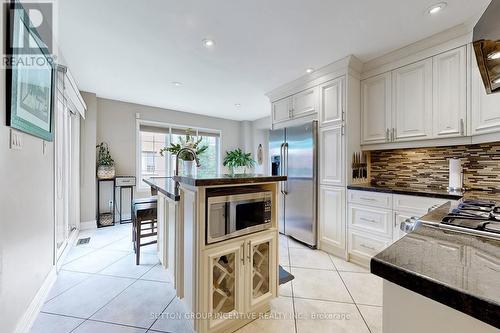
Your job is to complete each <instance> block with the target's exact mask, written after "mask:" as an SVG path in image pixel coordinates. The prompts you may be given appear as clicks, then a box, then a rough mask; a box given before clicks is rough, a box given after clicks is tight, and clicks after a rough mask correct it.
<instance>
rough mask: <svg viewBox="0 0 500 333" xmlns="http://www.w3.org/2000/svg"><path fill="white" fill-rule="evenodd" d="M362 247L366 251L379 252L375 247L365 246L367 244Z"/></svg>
mask: <svg viewBox="0 0 500 333" xmlns="http://www.w3.org/2000/svg"><path fill="white" fill-rule="evenodd" d="M360 246H361V247H364V248H365V249H368V250H372V251H377V249H376V248H374V247H371V246H368V245H365V244H360Z"/></svg>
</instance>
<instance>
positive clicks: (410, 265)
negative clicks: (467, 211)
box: [370, 203, 500, 328]
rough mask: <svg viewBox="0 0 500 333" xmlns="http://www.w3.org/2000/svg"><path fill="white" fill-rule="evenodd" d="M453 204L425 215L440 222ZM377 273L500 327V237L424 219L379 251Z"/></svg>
mask: <svg viewBox="0 0 500 333" xmlns="http://www.w3.org/2000/svg"><path fill="white" fill-rule="evenodd" d="M453 207H454V205H453V204H451V203H447V204H445V205H442V206H441V207H439V208H438V209H435V210H434V211H432V212H430V213H429V214H427V215H425V216H423V217H422V218H421V220H424V221H425V222H428V223H429V222H430V223H439V222H440V221H441V218H442V217H443V215H445V214H447V213H448V212H449V210H450V209H452V208H453ZM370 266H371V272H372V273H373V274H375V275H378V276H380V277H382V278H384V279H386V280H388V281H390V282H393V283H395V284H397V285H400V286H401V287H404V288H406V289H409V290H412V291H414V292H416V293H418V294H421V295H423V296H426V297H428V298H430V299H433V300H435V301H437V302H440V303H442V304H444V305H447V306H449V307H451V308H454V309H456V310H458V311H461V312H463V313H466V314H468V315H470V316H472V317H474V318H477V319H479V320H481V321H483V322H486V323H488V324H490V325H492V326H494V327H497V328H500V316H499V315H498V314H499V313H500V240H497V239H490V238H485V237H480V236H474V235H470V234H465V233H459V232H455V231H451V230H445V229H439V228H438V227H436V226H434V225H428V224H421V225H420V226H418V227H417V229H416V230H415V231H413V232H411V233H409V234H407V235H406V236H405V237H403V238H401V239H400V240H399V241H397V242H396V243H394V244H393V245H391V246H389V247H388V248H387V249H385V250H384V251H382V252H380V253H379V254H377V255H376V256H375V257H374V258H372V260H371V265H370Z"/></svg>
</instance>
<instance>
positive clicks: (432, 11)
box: [427, 2, 448, 15]
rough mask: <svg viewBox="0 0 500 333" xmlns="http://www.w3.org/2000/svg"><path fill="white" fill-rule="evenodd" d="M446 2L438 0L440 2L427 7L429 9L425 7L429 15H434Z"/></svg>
mask: <svg viewBox="0 0 500 333" xmlns="http://www.w3.org/2000/svg"><path fill="white" fill-rule="evenodd" d="M447 5H448V4H447V3H446V2H440V3H437V4H435V5H434V6H431V7H429V9H427V12H428V13H429V14H431V15H434V14H437V13H439V12H440V11H441V10H443V9H444V7H446V6H447Z"/></svg>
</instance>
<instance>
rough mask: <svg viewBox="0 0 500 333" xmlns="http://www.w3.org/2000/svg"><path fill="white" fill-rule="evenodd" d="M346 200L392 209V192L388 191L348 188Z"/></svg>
mask: <svg viewBox="0 0 500 333" xmlns="http://www.w3.org/2000/svg"><path fill="white" fill-rule="evenodd" d="M347 200H348V201H349V202H350V203H357V204H361V205H366V206H374V207H378V208H385V209H392V194H390V193H377V192H368V191H357V190H349V194H348V199H347Z"/></svg>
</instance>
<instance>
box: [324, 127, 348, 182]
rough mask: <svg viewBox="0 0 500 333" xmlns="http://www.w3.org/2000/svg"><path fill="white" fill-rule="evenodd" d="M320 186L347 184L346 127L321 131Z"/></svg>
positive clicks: (328, 128)
mask: <svg viewBox="0 0 500 333" xmlns="http://www.w3.org/2000/svg"><path fill="white" fill-rule="evenodd" d="M319 136H320V138H319V141H320V147H319V151H320V153H319V160H320V172H319V174H320V184H323V185H336V186H343V185H344V184H345V163H344V161H345V159H344V155H345V150H344V125H343V124H340V125H335V126H332V127H327V128H325V127H323V128H321V129H320V131H319Z"/></svg>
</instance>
